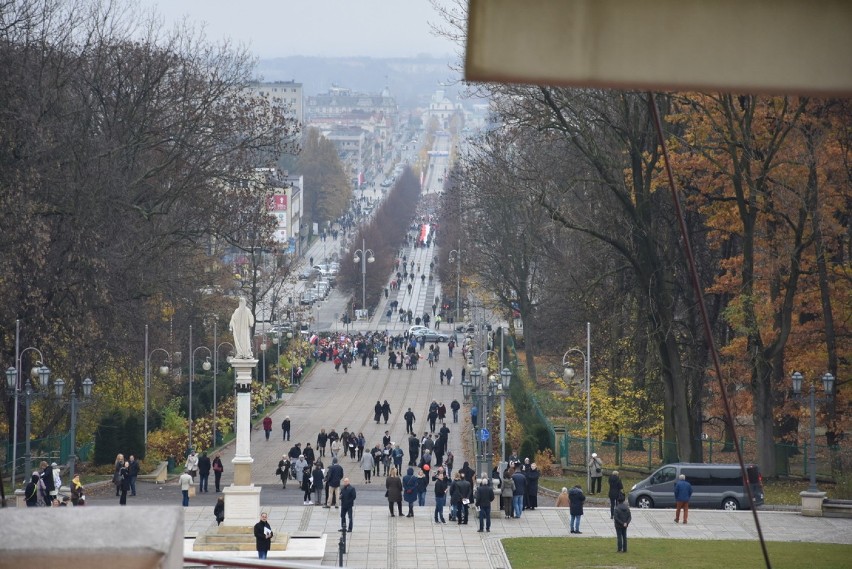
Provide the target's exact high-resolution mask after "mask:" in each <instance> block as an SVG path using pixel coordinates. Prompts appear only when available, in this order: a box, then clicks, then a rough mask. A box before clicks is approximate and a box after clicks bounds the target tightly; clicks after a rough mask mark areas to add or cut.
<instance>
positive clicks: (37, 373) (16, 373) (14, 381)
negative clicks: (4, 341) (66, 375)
mask: <svg viewBox="0 0 852 569" xmlns="http://www.w3.org/2000/svg"><path fill="white" fill-rule="evenodd" d="M29 351H33V352H35V353H37V354H38V357H39V359H38V360H36V367H33V368H32V370H31V371H30V374H31V377H32V378H33V379H35V378H38V379H39V382H40V383H41V385H42V386H43V387H47V382H48V381H49V379H50V369H48V368H47V367H46V366H45V365H44V364H43V363H42V362H43V361H44V356H43V355H42V353H41V350H39V349H38V348H33V347H29V348H24V349H23V350H21V321H20V320H15V365H14V366H12V367H10V368H8V369H7V370H6V386H7V387H8V388H9V389H10V390H14V393H15V413H14V419H13V427H12V486H14V485H15V474H16V472H17V468H18V407H19V405H18V398H19V397H20V394H21V391H22V389H23V385H22V381H21V379H22V378H21V371H22V370H21V366H22V361H23V357H24V354H26V353H27V352H29ZM26 396H27V403H26V406H27V432H26V437H27V439H26V456H27V461H26V468H25V469H24V473H25V474H24V475H25V476H26V474H27V473H29V471H30V462H29V460H30V419H29V414H30V402H29V396H30V393H29V387H28V388H27V392H26Z"/></svg>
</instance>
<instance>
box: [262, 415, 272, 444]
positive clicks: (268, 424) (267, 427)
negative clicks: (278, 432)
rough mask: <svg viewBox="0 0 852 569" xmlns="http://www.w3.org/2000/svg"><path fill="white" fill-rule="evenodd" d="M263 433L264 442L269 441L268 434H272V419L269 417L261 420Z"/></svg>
mask: <svg viewBox="0 0 852 569" xmlns="http://www.w3.org/2000/svg"><path fill="white" fill-rule="evenodd" d="M263 431H264V432H265V433H266V440H269V434H270V433H271V432H272V417H270V416H269V415H267V416H266V417H264V418H263Z"/></svg>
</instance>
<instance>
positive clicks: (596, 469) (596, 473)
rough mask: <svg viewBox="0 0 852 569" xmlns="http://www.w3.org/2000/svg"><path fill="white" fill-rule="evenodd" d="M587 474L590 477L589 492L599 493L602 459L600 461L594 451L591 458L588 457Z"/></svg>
mask: <svg viewBox="0 0 852 569" xmlns="http://www.w3.org/2000/svg"><path fill="white" fill-rule="evenodd" d="M589 476H590V477H591V487H590V488H589V494H600V493H601V482H602V478H603V461H601V459H600V457H598V453H596V452H593V453H592V458H590V459H589Z"/></svg>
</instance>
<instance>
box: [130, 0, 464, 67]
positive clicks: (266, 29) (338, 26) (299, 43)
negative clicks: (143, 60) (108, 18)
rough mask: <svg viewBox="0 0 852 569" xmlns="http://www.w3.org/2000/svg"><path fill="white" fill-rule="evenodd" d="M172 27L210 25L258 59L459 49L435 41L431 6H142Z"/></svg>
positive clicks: (334, 1)
mask: <svg viewBox="0 0 852 569" xmlns="http://www.w3.org/2000/svg"><path fill="white" fill-rule="evenodd" d="M139 4H140V5H141V6H145V7H155V8H156V10H157V12H158V13H159V14H160V15H161V16H162V17H163V18H164V19H165V21H166V24H167V25H171V24H172V23H174V22H177V21H180V20H181V19H182V17H184V16H186V17H188V19H189V21H190V22H192V23H197V24H201V23H206V28H205V29H206V35H207V38H208V39H209V40H211V41H216V40H219V39H222V38H225V37H228V38H230V39H232V40H235V41H236V42H239V43H244V44H245V45H246V46H248V47H249V48H250V50H251V51H252V52H253V53H254V54H256V55H257V56H259V57H262V58H271V57H285V56H289V55H315V56H347V55H358V56H370V57H412V56H415V55H419V54H428V55H434V56H445V55H449V54H452V53H455V52H456V51H457V50H456V47H455V45H454V44H452V43H451V42H449V41H448V40H446V39H443V38H438V37H435V36H434V35H433V34H432V33H431V31H430V27H429V23H430V22H431V23H433V24H435V23H439V22H438V15H437V14H436V13H435V11H434V9H433V8H432V5H431V3H430V2H429V1H428V0H242V1H240V2H235V1H234V0H139Z"/></svg>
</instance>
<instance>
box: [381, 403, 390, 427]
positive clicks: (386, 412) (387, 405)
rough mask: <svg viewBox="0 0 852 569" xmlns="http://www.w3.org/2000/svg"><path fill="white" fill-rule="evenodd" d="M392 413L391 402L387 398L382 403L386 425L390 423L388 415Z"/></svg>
mask: <svg viewBox="0 0 852 569" xmlns="http://www.w3.org/2000/svg"><path fill="white" fill-rule="evenodd" d="M390 414H391V408H390V403H388V400H387V399H385V402H384V403H382V418H383V419H384V420H385V425H387V424H388V417H389V416H390Z"/></svg>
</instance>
